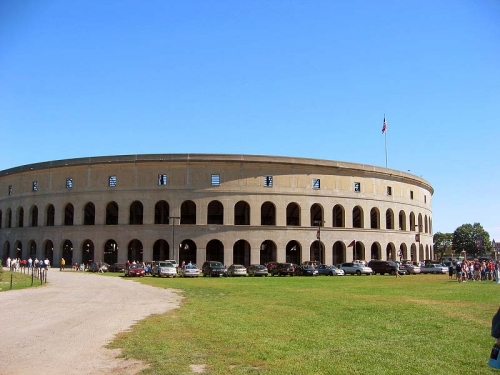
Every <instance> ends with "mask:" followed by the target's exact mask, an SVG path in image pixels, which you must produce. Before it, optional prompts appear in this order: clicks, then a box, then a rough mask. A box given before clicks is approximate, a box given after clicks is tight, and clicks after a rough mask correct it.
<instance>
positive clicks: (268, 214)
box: [260, 202, 276, 225]
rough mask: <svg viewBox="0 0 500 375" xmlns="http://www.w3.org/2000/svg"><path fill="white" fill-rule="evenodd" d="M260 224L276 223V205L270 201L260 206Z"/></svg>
mask: <svg viewBox="0 0 500 375" xmlns="http://www.w3.org/2000/svg"><path fill="white" fill-rule="evenodd" d="M260 225H276V206H275V205H274V204H273V203H272V202H264V203H262V206H260Z"/></svg>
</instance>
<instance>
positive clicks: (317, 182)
mask: <svg viewBox="0 0 500 375" xmlns="http://www.w3.org/2000/svg"><path fill="white" fill-rule="evenodd" d="M319 188H321V181H320V179H319V178H313V189H319Z"/></svg>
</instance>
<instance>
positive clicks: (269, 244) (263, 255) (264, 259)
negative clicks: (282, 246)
mask: <svg viewBox="0 0 500 375" xmlns="http://www.w3.org/2000/svg"><path fill="white" fill-rule="evenodd" d="M276 259H277V254H276V244H275V243H274V242H273V241H271V240H265V241H264V242H262V243H261V244H260V264H267V263H269V262H276Z"/></svg>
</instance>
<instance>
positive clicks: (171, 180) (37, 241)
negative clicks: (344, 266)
mask: <svg viewBox="0 0 500 375" xmlns="http://www.w3.org/2000/svg"><path fill="white" fill-rule="evenodd" d="M433 193H434V189H433V188H432V187H431V185H430V184H429V183H428V182H427V181H426V180H424V179H422V178H421V177H418V176H415V175H412V174H409V173H406V172H401V171H397V170H393V169H387V168H381V167H375V166H369V165H362V164H355V163H347V162H338V161H328V160H318V159H305V158H293V157H276V156H255V155H217V154H215V155H213V154H161V155H122V156H103V157H89V158H80V159H67V160H57V161H49V162H43V163H36V164H31V165H25V166H20V167H15V168H11V169H8V170H3V171H0V251H1V256H2V259H5V258H7V257H8V256H10V257H11V258H13V257H19V258H28V257H30V256H31V257H32V258H35V257H38V258H39V259H40V258H46V257H47V258H49V260H50V261H51V264H54V263H57V262H58V261H59V260H60V259H61V257H64V259H65V260H66V264H74V263H81V262H85V263H86V262H89V261H90V260H95V261H104V262H106V263H115V262H118V263H125V262H126V261H127V260H128V259H129V260H130V261H132V260H136V261H151V260H161V259H176V260H177V261H178V262H179V263H180V262H182V261H186V262H189V261H192V262H193V263H195V262H196V263H198V264H201V263H203V262H204V261H206V260H219V261H221V262H223V263H224V264H226V265H229V264H231V263H241V264H244V265H249V264H251V263H252V264H253V263H261V264H263V263H266V262H270V261H278V262H294V263H301V262H302V261H306V260H318V261H320V262H322V263H328V264H339V263H342V262H347V261H352V260H370V259H382V260H387V259H392V260H396V259H398V258H399V256H398V254H401V257H402V258H404V259H412V260H414V261H418V260H424V259H433V258H434V251H433V239H432V234H433V230H432V205H431V197H432V194H433ZM417 233H418V236H415V234H417ZM350 244H353V245H350Z"/></svg>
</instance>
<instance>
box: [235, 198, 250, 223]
mask: <svg viewBox="0 0 500 375" xmlns="http://www.w3.org/2000/svg"><path fill="white" fill-rule="evenodd" d="M234 225H250V205H249V204H248V203H247V202H245V201H239V202H238V203H236V204H235V205H234Z"/></svg>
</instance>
